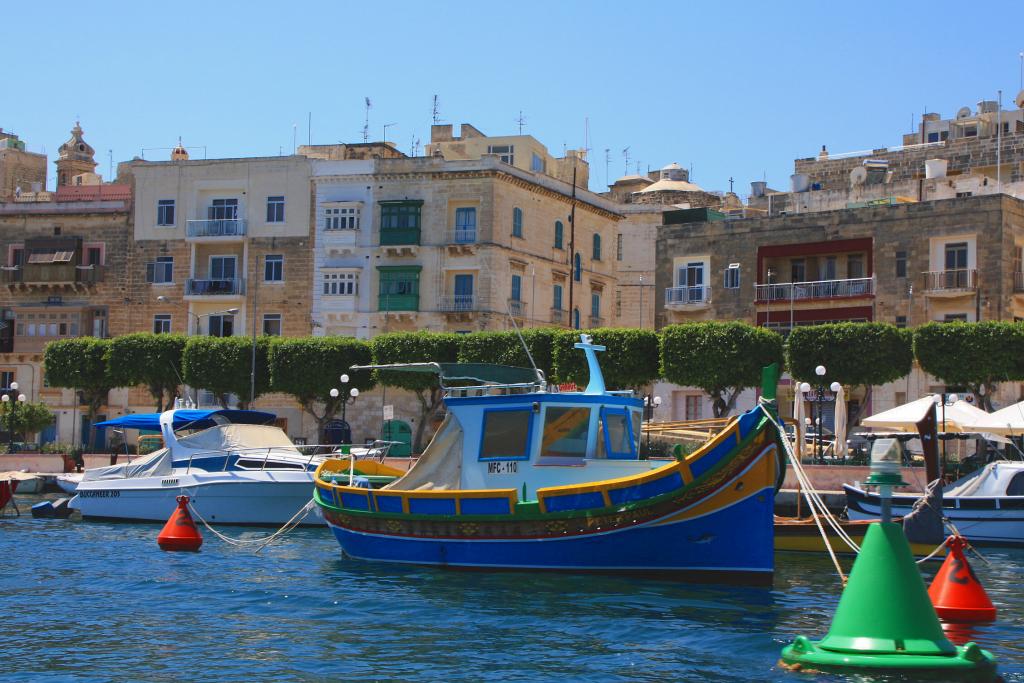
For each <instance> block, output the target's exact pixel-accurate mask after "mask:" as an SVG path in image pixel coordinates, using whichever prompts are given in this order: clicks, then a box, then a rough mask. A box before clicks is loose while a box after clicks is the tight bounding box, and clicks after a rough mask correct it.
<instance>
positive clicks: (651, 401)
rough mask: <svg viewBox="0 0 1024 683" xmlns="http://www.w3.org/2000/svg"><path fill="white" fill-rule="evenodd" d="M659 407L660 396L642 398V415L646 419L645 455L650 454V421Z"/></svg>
mask: <svg viewBox="0 0 1024 683" xmlns="http://www.w3.org/2000/svg"><path fill="white" fill-rule="evenodd" d="M659 407H661V396H651V395H650V394H648V395H647V396H644V415H645V416H646V417H647V453H648V454H650V452H651V420H653V419H654V411H655V410H657V409H658V408H659Z"/></svg>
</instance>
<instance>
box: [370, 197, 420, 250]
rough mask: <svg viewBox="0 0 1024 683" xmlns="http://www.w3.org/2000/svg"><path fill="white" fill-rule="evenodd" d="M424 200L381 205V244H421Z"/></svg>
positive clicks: (388, 202) (389, 202)
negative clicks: (421, 213) (421, 218)
mask: <svg viewBox="0 0 1024 683" xmlns="http://www.w3.org/2000/svg"><path fill="white" fill-rule="evenodd" d="M422 208H423V201H422V200H407V201H387V202H381V203H380V243H381V244H383V245H388V244H396V245H400V244H419V243H420V212H421V209H422Z"/></svg>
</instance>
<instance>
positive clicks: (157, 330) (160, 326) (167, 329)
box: [153, 313, 171, 334]
mask: <svg viewBox="0 0 1024 683" xmlns="http://www.w3.org/2000/svg"><path fill="white" fill-rule="evenodd" d="M170 333H171V315H170V313H157V314H156V315H154V316H153V334H170Z"/></svg>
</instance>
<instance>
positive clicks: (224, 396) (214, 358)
mask: <svg viewBox="0 0 1024 683" xmlns="http://www.w3.org/2000/svg"><path fill="white" fill-rule="evenodd" d="M279 339H280V338H279V337H267V336H262V337H257V338H256V386H255V390H256V391H255V396H254V397H253V398H257V397H259V396H260V395H262V394H265V393H267V392H268V391H271V385H270V373H269V372H268V368H267V356H268V355H269V353H268V352H269V348H270V346H271V344H273V343H275V342H276V341H277V340H279ZM252 345H253V341H252V339H250V338H248V337H189V339H188V342H186V343H185V350H184V352H183V353H182V359H181V367H182V370H183V372H182V378H183V379H184V380H185V382H186V383H187V384H188V385H189V386H191V387H195V388H196V389H205V390H207V391H209V392H210V393H212V394H214V395H215V396H216V397H217V401H218V402H219V403H220V404H221V406H222V407H224V408H227V407H228V402H229V397H230V396H231V395H234V396H236V397H238V402H239V405H241V406H242V407H246V406H248V405H249V403H250V401H249V394H250V392H251V389H252V387H251V381H252V374H251V370H252Z"/></svg>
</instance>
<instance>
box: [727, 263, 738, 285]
mask: <svg viewBox="0 0 1024 683" xmlns="http://www.w3.org/2000/svg"><path fill="white" fill-rule="evenodd" d="M723 286H724V287H725V288H726V289H739V288H740V264H738V263H730V264H729V267H728V268H726V269H725V282H724V283H723Z"/></svg>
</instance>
